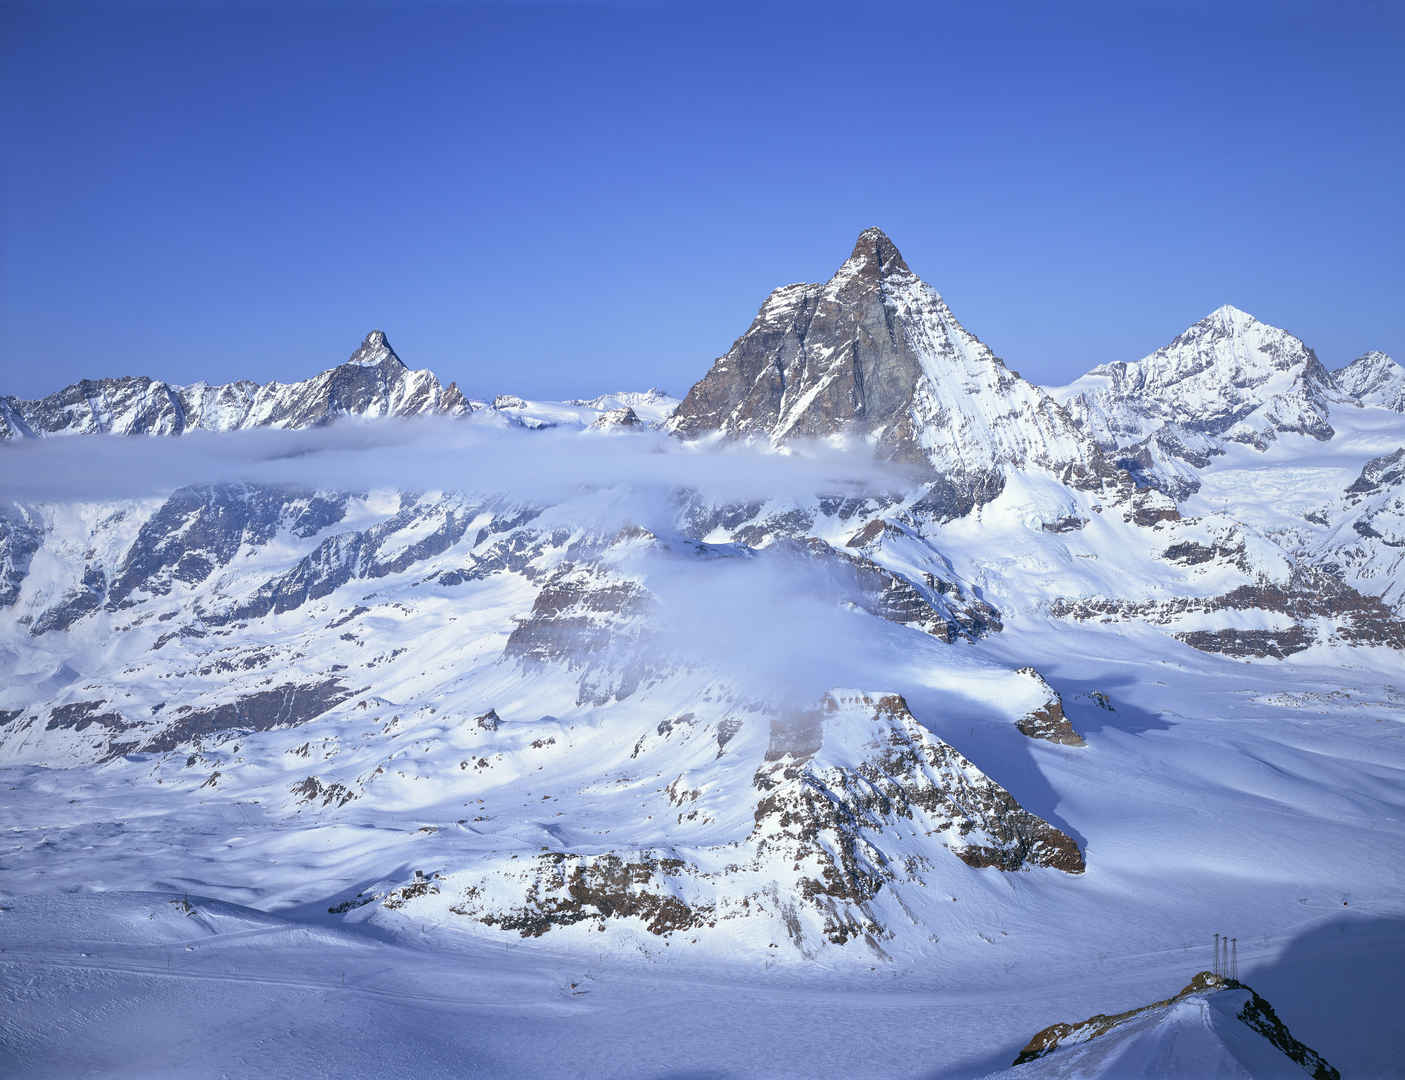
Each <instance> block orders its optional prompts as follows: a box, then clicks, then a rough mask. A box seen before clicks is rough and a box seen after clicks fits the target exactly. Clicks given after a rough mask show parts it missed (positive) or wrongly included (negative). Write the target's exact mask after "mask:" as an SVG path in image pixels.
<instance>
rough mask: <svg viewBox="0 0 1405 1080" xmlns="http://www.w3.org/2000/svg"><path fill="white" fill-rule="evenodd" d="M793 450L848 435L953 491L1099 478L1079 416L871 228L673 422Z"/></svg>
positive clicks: (776, 305)
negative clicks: (1015, 471)
mask: <svg viewBox="0 0 1405 1080" xmlns="http://www.w3.org/2000/svg"><path fill="white" fill-rule="evenodd" d="M669 426H670V428H671V430H673V431H675V432H677V433H678V434H680V435H683V436H685V437H696V436H701V435H706V434H708V433H710V432H721V433H723V434H724V435H728V436H740V437H746V436H757V437H764V438H766V439H769V440H772V441H776V442H780V441H784V440H786V439H792V438H823V437H828V436H833V435H842V436H848V437H852V438H854V439H860V440H866V441H868V442H871V443H872V444H873V446H874V449H875V452H876V453H877V454H878V456H879V457H881V458H884V459H887V460H892V461H896V462H903V463H907V464H910V465H915V466H919V467H921V468H922V469H924V470H926V469H931V470H935V471H937V472H939V473H943V474H946V475H947V476H948V477H949V478H966V477H978V476H988V475H989V474H990V473H992V472H999V471H1000V469H1001V468H1002V467H1004V466H1009V465H1018V466H1039V467H1043V468H1047V469H1053V470H1060V469H1064V468H1069V467H1077V468H1082V469H1086V468H1087V467H1088V466H1089V463H1090V462H1092V461H1094V460H1096V459H1097V457H1098V455H1097V452H1096V449H1095V448H1094V447H1092V445H1091V444H1090V443H1089V441H1088V440H1087V438H1086V437H1085V436H1084V435H1083V434H1082V433H1081V432H1080V431H1079V430H1078V429H1077V428H1076V427H1075V426H1074V425H1073V423H1072V422H1071V421H1070V419H1069V417H1068V415H1067V414H1066V413H1065V412H1064V411H1063V410H1062V409H1061V408H1060V407H1059V406H1058V405H1057V404H1056V403H1055V402H1054V401H1053V400H1052V399H1051V398H1050V397H1049V396H1048V395H1047V394H1046V393H1044V391H1042V390H1040V389H1039V388H1037V387H1035V386H1032V385H1031V384H1029V383H1027V382H1025V380H1023V379H1021V378H1020V377H1019V376H1018V375H1017V374H1015V373H1014V372H1012V371H1010V370H1009V369H1008V368H1006V367H1005V365H1004V364H1003V363H1002V362H1001V361H1000V360H999V359H998V358H997V357H996V356H995V355H994V354H993V353H992V352H991V351H990V349H989V348H987V347H986V346H985V345H983V344H982V343H981V342H980V341H979V340H977V339H976V337H975V336H974V335H972V334H971V333H970V332H968V331H967V330H966V329H965V328H964V327H963V326H962V325H961V324H960V323H958V322H957V321H956V318H955V316H953V315H952V313H951V310H950V309H949V308H948V307H947V306H946V304H945V302H943V300H942V298H941V297H940V296H939V295H938V294H937V292H936V291H935V290H934V289H932V288H931V287H930V286H928V285H927V284H925V283H924V282H922V281H921V280H920V279H919V278H918V277H917V276H916V275H915V274H913V273H912V272H911V271H910V270H909V269H908V267H907V264H906V263H905V262H904V261H903V258H902V255H900V254H899V253H898V250H897V248H896V247H894V246H893V243H892V241H890V240H889V239H888V237H886V236H885V235H884V234H883V233H882V231H880V230H879V229H867V230H865V231H864V232H863V233H862V234H861V235H860V236H859V239H858V242H857V243H856V244H855V245H854V250H853V253H852V254H851V255H850V256H849V258H848V259H847V260H846V261H845V263H844V264H843V266H841V267H840V268H839V270H838V272H837V273H836V274H835V275H834V277H832V278H831V279H830V280H829V281H828V282H827V283H825V284H823V285H787V286H785V287H783V288H780V289H777V290H776V291H775V292H773V293H772V294H771V295H770V296H769V297H768V298H767V300H766V302H765V303H764V304H763V305H762V306H761V311H760V313H759V314H758V315H757V316H756V319H755V321H753V322H752V324H751V328H750V329H749V330H747V332H746V333H745V334H743V335H742V336H741V337H740V338H738V339H737V341H736V343H735V344H734V345H733V346H732V348H731V350H730V351H728V352H727V354H726V355H725V356H722V357H720V358H719V359H718V360H717V362H716V363H715V364H714V365H713V367H712V370H711V371H710V372H708V374H707V375H706V376H705V377H704V378H703V379H702V380H701V381H700V382H698V383H697V384H696V385H695V386H694V387H693V388H692V389H691V390H690V391H689V392H688V395H687V396H686V397H685V398H684V399H683V402H682V404H680V405H679V406H678V409H677V411H676V412H675V413H674V414H673V418H672V420H671V421H670V422H669Z"/></svg>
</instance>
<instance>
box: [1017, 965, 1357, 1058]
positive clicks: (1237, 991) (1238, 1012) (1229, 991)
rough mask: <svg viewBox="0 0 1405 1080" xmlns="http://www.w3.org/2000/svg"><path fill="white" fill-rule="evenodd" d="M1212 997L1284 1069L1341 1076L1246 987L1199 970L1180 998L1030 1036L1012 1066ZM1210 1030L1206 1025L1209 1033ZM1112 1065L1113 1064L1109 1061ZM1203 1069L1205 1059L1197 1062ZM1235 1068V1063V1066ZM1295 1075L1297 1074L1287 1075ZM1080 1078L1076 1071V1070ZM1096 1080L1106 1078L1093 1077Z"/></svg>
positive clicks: (1111, 1034) (1126, 1029) (1121, 1031)
mask: <svg viewBox="0 0 1405 1080" xmlns="http://www.w3.org/2000/svg"><path fill="white" fill-rule="evenodd" d="M1211 995H1215V996H1216V997H1217V998H1219V997H1220V996H1223V999H1224V1001H1225V1004H1226V1005H1227V1006H1228V1009H1227V1010H1226V1011H1227V1012H1228V1014H1229V1015H1230V1016H1232V1017H1233V1018H1234V1019H1235V1020H1237V1021H1238V1022H1239V1023H1241V1024H1243V1025H1244V1026H1245V1027H1247V1028H1248V1029H1249V1030H1250V1031H1252V1032H1254V1033H1256V1034H1257V1035H1260V1036H1262V1037H1263V1038H1264V1039H1266V1040H1268V1042H1269V1043H1270V1044H1271V1045H1272V1046H1273V1047H1274V1048H1275V1049H1276V1050H1277V1051H1279V1052H1280V1053H1281V1054H1282V1055H1283V1063H1284V1067H1285V1069H1286V1068H1288V1067H1289V1066H1288V1063H1289V1062H1292V1063H1295V1064H1296V1065H1297V1066H1298V1067H1300V1068H1301V1069H1302V1070H1303V1071H1304V1072H1306V1073H1307V1075H1308V1076H1311V1077H1313V1080H1341V1073H1339V1072H1338V1071H1337V1070H1336V1069H1334V1068H1333V1067H1332V1066H1331V1065H1329V1064H1328V1063H1327V1061H1326V1060H1325V1059H1324V1058H1323V1057H1322V1055H1321V1054H1319V1053H1317V1052H1316V1051H1315V1050H1313V1049H1312V1048H1311V1047H1310V1046H1307V1045H1305V1044H1304V1043H1302V1042H1299V1041H1298V1039H1296V1038H1295V1037H1294V1036H1293V1034H1292V1032H1290V1031H1289V1030H1288V1026H1287V1025H1286V1024H1284V1023H1283V1021H1282V1020H1280V1019H1279V1018H1278V1014H1277V1013H1275V1012H1274V1011H1273V1006H1272V1005H1270V1004H1269V1003H1268V1002H1267V1001H1265V1000H1264V999H1263V998H1261V997H1260V996H1259V995H1258V994H1257V993H1255V992H1254V991H1253V990H1252V989H1250V988H1249V987H1248V986H1245V985H1244V984H1243V983H1241V982H1239V981H1237V980H1235V979H1227V978H1222V977H1221V976H1218V975H1214V974H1212V973H1211V972H1208V971H1202V972H1200V973H1199V974H1198V975H1196V976H1195V978H1193V979H1191V981H1190V982H1189V983H1188V984H1187V985H1186V986H1185V988H1184V989H1182V990H1181V991H1180V992H1179V993H1177V994H1175V995H1173V996H1171V997H1168V998H1164V999H1162V1000H1161V1001H1153V1002H1152V1003H1151V1004H1150V1005H1143V1006H1141V1007H1139V1008H1135V1009H1129V1010H1127V1011H1126V1012H1121V1013H1113V1014H1111V1015H1109V1014H1105V1013H1099V1014H1097V1015H1096V1016H1090V1017H1089V1018H1088V1019H1086V1020H1082V1021H1079V1022H1078V1023H1074V1024H1066V1023H1059V1024H1050V1025H1049V1026H1048V1027H1047V1028H1045V1029H1044V1030H1042V1031H1040V1032H1038V1033H1036V1034H1035V1036H1034V1037H1033V1038H1032V1039H1030V1040H1029V1042H1028V1043H1027V1044H1026V1045H1025V1048H1024V1049H1023V1050H1021V1051H1020V1053H1019V1056H1018V1057H1016V1058H1015V1061H1014V1064H1015V1065H1023V1064H1024V1063H1025V1062H1028V1061H1035V1060H1037V1059H1039V1058H1042V1057H1045V1056H1047V1055H1049V1054H1052V1053H1055V1052H1057V1051H1058V1050H1059V1049H1060V1048H1061V1047H1068V1046H1074V1045H1082V1044H1084V1043H1087V1042H1089V1041H1091V1040H1093V1039H1100V1038H1111V1039H1115V1038H1118V1037H1121V1036H1123V1035H1124V1034H1130V1029H1131V1027H1132V1025H1131V1022H1132V1021H1137V1020H1140V1021H1142V1022H1143V1025H1142V1026H1145V1022H1147V1021H1156V1020H1160V1021H1161V1022H1163V1023H1164V1022H1166V1019H1167V1018H1168V1017H1169V1013H1170V1011H1171V1008H1172V1006H1175V1005H1176V1004H1177V1003H1179V1002H1184V1001H1187V999H1196V998H1199V999H1208V998H1209V997H1210V996H1211ZM1210 1026H1211V1025H1206V1027H1207V1028H1209V1027H1210ZM1226 1057H1227V1058H1230V1059H1231V1061H1232V1051H1230V1050H1227V1051H1226ZM1112 1060H1114V1061H1115V1060H1116V1058H1113V1059H1112ZM1198 1060H1199V1063H1200V1064H1201V1065H1202V1066H1203V1065H1204V1060H1203V1059H1198ZM1235 1064H1237V1063H1235ZM1235 1071H1236V1072H1242V1068H1236V1069H1235ZM1292 1071H1293V1072H1296V1071H1297V1070H1296V1069H1294V1070H1292ZM1080 1075H1081V1071H1080ZM1097 1075H1110V1074H1105V1073H1102V1072H1101V1071H1098V1072H1097Z"/></svg>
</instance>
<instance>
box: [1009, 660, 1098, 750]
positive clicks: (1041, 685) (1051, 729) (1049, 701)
mask: <svg viewBox="0 0 1405 1080" xmlns="http://www.w3.org/2000/svg"><path fill="white" fill-rule="evenodd" d="M1016 674H1018V675H1022V676H1024V678H1025V679H1027V680H1029V681H1030V682H1033V683H1034V686H1035V689H1036V692H1037V693H1038V694H1039V696H1040V697H1041V699H1042V700H1041V701H1040V702H1039V704H1037V705H1036V706H1035V707H1034V708H1033V709H1031V710H1029V711H1028V712H1027V713H1025V714H1024V715H1023V716H1021V717H1020V718H1019V719H1018V720H1016V721H1015V727H1017V728H1019V729H1020V732H1021V733H1022V734H1024V735H1028V736H1029V737H1030V738H1031V739H1045V740H1047V741H1049V742H1056V743H1062V744H1063V745H1065V746H1085V745H1087V743H1086V740H1085V739H1084V738H1083V736H1082V735H1080V734H1078V732H1077V731H1076V730H1074V727H1073V723H1072V721H1070V720H1069V718H1068V717H1067V716H1065V715H1064V703H1063V698H1061V697H1059V693H1058V691H1057V690H1055V689H1054V688H1053V687H1052V686H1050V685H1049V683H1048V682H1047V681H1046V680H1045V678H1044V676H1043V675H1041V674H1039V672H1038V671H1036V670H1035V669H1034V668H1032V667H1022V668H1020V669H1019V671H1018V672H1017V673H1016Z"/></svg>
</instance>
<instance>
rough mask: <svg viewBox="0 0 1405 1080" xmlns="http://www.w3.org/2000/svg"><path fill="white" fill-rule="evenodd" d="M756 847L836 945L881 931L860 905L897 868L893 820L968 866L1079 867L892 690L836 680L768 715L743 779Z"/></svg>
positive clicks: (1069, 845) (1078, 860)
mask: <svg viewBox="0 0 1405 1080" xmlns="http://www.w3.org/2000/svg"><path fill="white" fill-rule="evenodd" d="M753 783H754V784H755V786H756V788H757V790H758V791H759V792H761V793H762V794H761V798H760V799H759V800H758V802H757V804H756V825H755V828H754V829H753V830H752V841H753V842H754V843H755V845H756V850H757V852H758V854H759V855H760V856H761V857H763V858H770V859H773V860H774V861H776V862H778V863H793V864H794V865H796V866H798V867H800V868H801V874H802V876H801V878H800V880H799V881H798V883H797V884H798V888H799V890H800V893H801V895H802V896H803V897H804V898H805V899H806V900H808V901H810V902H811V903H812V904H813V905H815V906H816V907H817V908H818V909H819V910H820V911H821V912H822V914H824V916H825V926H824V933H825V936H826V937H828V938H829V939H830V940H831V941H833V942H835V943H837V944H842V943H843V942H845V941H847V940H848V939H849V938H851V937H853V936H857V935H863V934H873V933H881V932H882V930H881V927H879V926H878V925H877V924H876V923H875V922H874V920H873V919H872V916H871V915H870V914H869V913H868V912H866V911H865V910H864V905H865V904H867V903H868V901H870V900H872V899H873V897H874V896H875V895H877V893H878V891H879V890H880V889H882V888H883V887H884V885H885V884H886V883H888V882H891V881H893V880H895V879H896V878H897V877H898V876H900V875H905V873H906V871H899V870H898V868H897V865H896V863H895V860H894V858H892V857H891V856H890V855H888V854H887V853H885V851H884V847H885V839H884V837H885V835H886V834H890V833H892V832H893V831H895V830H894V829H893V825H894V823H895V822H897V821H898V820H902V821H905V822H909V823H910V824H911V826H912V827H913V828H914V829H916V830H918V831H919V832H920V834H921V835H922V836H925V837H928V838H931V839H935V840H936V841H937V842H938V843H939V844H941V845H942V846H944V847H946V848H947V849H948V850H949V851H950V852H951V853H952V854H954V855H955V856H956V857H957V858H959V859H961V860H962V861H963V862H965V863H967V864H968V865H970V866H973V867H995V868H998V869H1000V870H1007V871H1010V870H1023V869H1028V868H1029V867H1032V866H1047V867H1053V868H1055V869H1058V870H1063V871H1065V872H1067V873H1074V874H1077V873H1082V871H1083V868H1084V866H1083V855H1082V853H1081V852H1080V851H1079V850H1078V845H1077V844H1075V843H1074V842H1073V840H1072V839H1070V838H1069V837H1068V836H1066V835H1065V834H1064V833H1062V832H1060V831H1059V830H1058V829H1056V828H1054V827H1053V826H1052V825H1050V824H1049V823H1048V822H1046V821H1044V820H1042V819H1041V818H1038V817H1036V816H1035V815H1033V814H1031V813H1030V812H1029V811H1028V810H1025V809H1024V808H1023V807H1022V806H1020V805H1019V803H1017V802H1016V801H1015V800H1014V798H1013V797H1012V796H1011V795H1010V793H1009V792H1008V791H1006V790H1005V789H1004V788H1002V787H1001V786H1000V785H999V784H997V783H996V782H995V781H993V780H991V779H990V777H988V776H986V775H985V774H984V773H983V772H981V771H980V770H979V769H978V768H976V767H975V765H973V764H972V763H971V762H970V761H968V760H967V759H966V758H965V757H964V756H963V755H962V754H961V753H960V752H959V751H958V750H957V749H956V748H955V747H953V746H951V745H950V744H949V743H946V742H943V741H942V740H941V739H938V738H937V737H936V736H935V735H933V734H931V732H929V731H927V729H926V728H924V727H922V725H921V724H919V723H918V722H917V720H916V719H915V718H914V717H913V715H912V713H911V712H910V711H909V710H908V707H907V702H905V701H904V700H903V699H902V698H901V697H900V696H898V695H897V694H887V695H870V694H856V693H853V692H847V691H836V692H834V693H832V694H829V695H826V697H825V699H824V701H823V702H822V703H821V705H820V708H819V709H818V710H817V711H815V712H811V713H799V714H796V715H793V716H790V717H783V718H782V719H781V721H780V722H776V721H773V723H772V735H771V744H770V746H769V748H768V750H767V753H766V761H765V762H764V763H763V764H762V765H761V767H760V768H759V769H758V770H757V772H756V777H755V779H754V781H753Z"/></svg>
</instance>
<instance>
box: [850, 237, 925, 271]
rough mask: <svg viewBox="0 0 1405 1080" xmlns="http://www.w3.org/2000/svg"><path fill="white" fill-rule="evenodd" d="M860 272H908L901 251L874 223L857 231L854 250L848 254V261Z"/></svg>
mask: <svg viewBox="0 0 1405 1080" xmlns="http://www.w3.org/2000/svg"><path fill="white" fill-rule="evenodd" d="M846 265H852V266H854V267H855V268H857V269H858V270H859V271H860V272H871V273H873V274H875V275H877V276H882V275H885V274H891V273H894V272H897V271H902V272H908V273H910V272H911V271H909V270H908V267H907V263H906V262H904V261H903V256H902V252H900V251H899V250H898V247H897V245H896V244H894V243H893V242H892V241H891V240H889V239H888V234H887V233H885V232H884V231H883V230H882V229H880V228H878V227H877V226H876V225H874V226H870V227H869V228H867V229H865V230H864V231H863V232H861V233H859V238H858V240H856V241H855V242H854V250H853V251H852V252H851V253H850V254H849V259H848V263H847V264H846Z"/></svg>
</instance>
